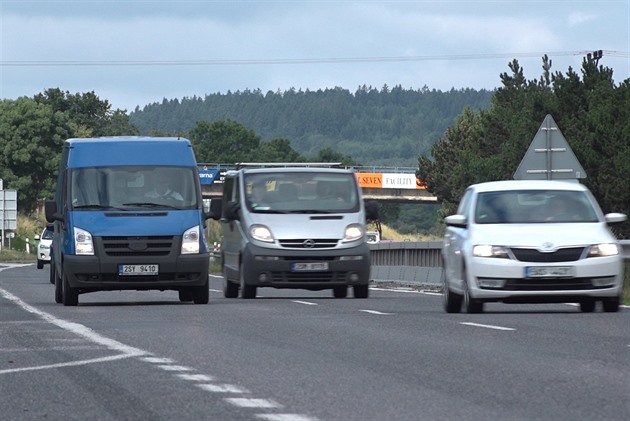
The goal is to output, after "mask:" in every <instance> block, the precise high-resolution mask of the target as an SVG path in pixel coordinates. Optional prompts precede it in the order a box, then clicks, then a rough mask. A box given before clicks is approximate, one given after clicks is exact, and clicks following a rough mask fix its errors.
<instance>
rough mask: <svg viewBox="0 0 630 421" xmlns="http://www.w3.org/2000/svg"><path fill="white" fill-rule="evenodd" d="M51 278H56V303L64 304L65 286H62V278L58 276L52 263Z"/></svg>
mask: <svg viewBox="0 0 630 421" xmlns="http://www.w3.org/2000/svg"><path fill="white" fill-rule="evenodd" d="M50 268H51V269H50V270H51V276H52V277H54V284H55V302H56V303H57V304H63V285H61V278H60V277H59V276H57V271H56V269H55V267H54V265H53V264H52V263H51V265H50Z"/></svg>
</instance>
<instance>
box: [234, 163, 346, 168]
mask: <svg viewBox="0 0 630 421" xmlns="http://www.w3.org/2000/svg"><path fill="white" fill-rule="evenodd" d="M246 167H256V168H274V167H275V168H277V167H284V168H288V167H295V168H309V167H320V168H343V167H344V166H343V164H342V163H341V162H238V163H236V169H237V170H239V169H241V168H246Z"/></svg>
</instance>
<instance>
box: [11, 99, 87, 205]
mask: <svg viewBox="0 0 630 421" xmlns="http://www.w3.org/2000/svg"><path fill="white" fill-rule="evenodd" d="M74 130H75V127H74V124H73V122H72V121H71V119H70V118H69V116H68V114H67V113H64V112H55V111H54V110H53V107H52V106H51V105H50V104H42V103H38V102H36V101H34V100H33V99H30V98H26V97H23V98H19V99H17V100H5V101H0V144H2V145H3V147H2V149H0V178H2V179H3V180H4V186H5V188H10V189H15V190H17V191H18V208H19V210H20V211H21V212H24V213H30V212H32V211H34V210H35V209H37V205H38V201H39V200H41V199H45V198H48V199H50V198H52V197H53V195H54V190H55V181H56V174H57V171H58V169H59V157H60V153H61V146H62V144H63V141H64V140H65V139H66V138H68V137H69V136H70V134H71V133H73V132H74Z"/></svg>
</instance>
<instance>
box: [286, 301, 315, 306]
mask: <svg viewBox="0 0 630 421" xmlns="http://www.w3.org/2000/svg"><path fill="white" fill-rule="evenodd" d="M291 301H293V302H294V303H298V304H306V305H307V306H316V305H318V304H317V303H312V302H310V301H300V300H291Z"/></svg>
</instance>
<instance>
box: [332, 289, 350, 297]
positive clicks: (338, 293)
mask: <svg viewBox="0 0 630 421" xmlns="http://www.w3.org/2000/svg"><path fill="white" fill-rule="evenodd" d="M347 296H348V287H347V286H342V287H334V288H333V297H335V298H346V297H347Z"/></svg>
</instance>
